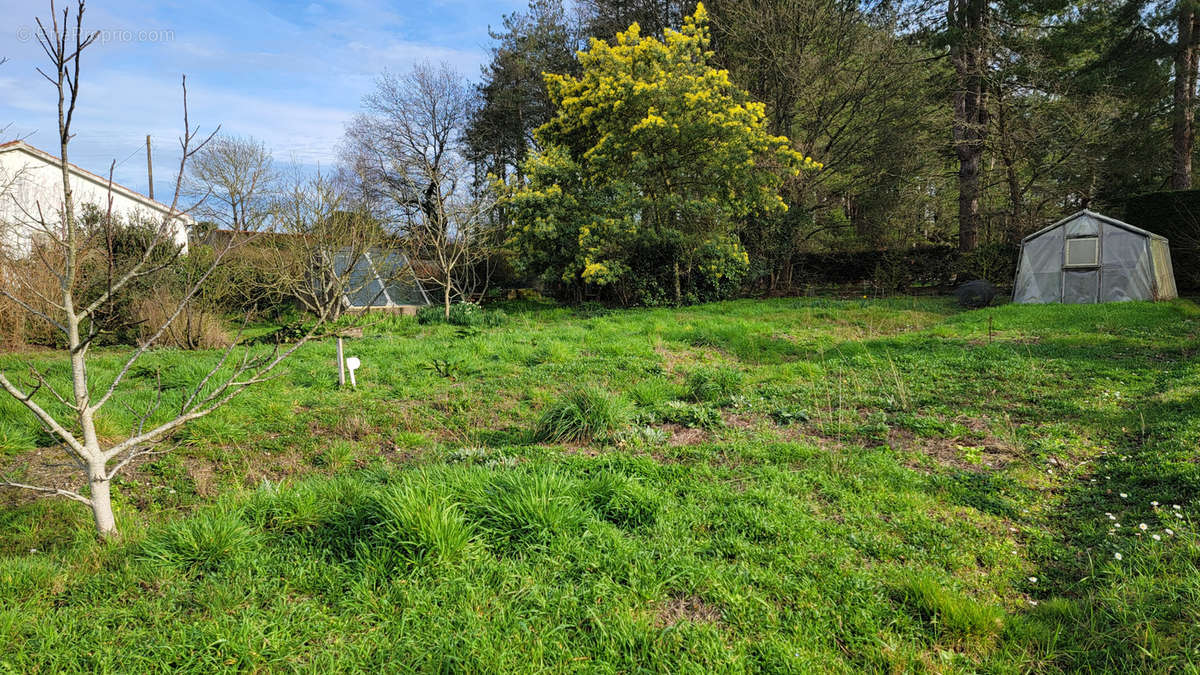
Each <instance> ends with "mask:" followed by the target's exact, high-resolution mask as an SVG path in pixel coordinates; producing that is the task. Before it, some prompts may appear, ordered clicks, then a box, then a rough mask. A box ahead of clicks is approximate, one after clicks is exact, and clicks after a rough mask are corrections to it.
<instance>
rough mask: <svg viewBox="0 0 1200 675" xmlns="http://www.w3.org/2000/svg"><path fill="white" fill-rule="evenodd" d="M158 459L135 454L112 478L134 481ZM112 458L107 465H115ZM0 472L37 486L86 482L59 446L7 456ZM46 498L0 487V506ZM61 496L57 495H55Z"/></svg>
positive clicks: (76, 488) (77, 487)
mask: <svg viewBox="0 0 1200 675" xmlns="http://www.w3.org/2000/svg"><path fill="white" fill-rule="evenodd" d="M156 459H158V457H157V456H155V455H144V456H142V457H138V458H136V459H134V460H133V461H132V462H130V463H129V464H128V465H127V466H126V467H125V468H123V469H122V470H121V472H120V474H119V475H118V477H117V478H116V480H121V478H125V479H128V480H130V481H133V482H134V483H136V482H138V481H139V479H138V477H139V476H143V475H144V473H143V471H142V466H143V465H144V464H146V463H148V462H153V461H154V460H156ZM115 464H116V462H115V461H114V462H113V463H112V464H111V465H110V468H111V466H115ZM0 476H4V477H5V478H7V479H10V480H12V481H13V482H16V483H24V484H25V485H35V486H37V487H45V488H55V489H60V490H71V491H72V492H81V491H83V490H84V488H85V487H86V486H87V480H86V478H85V477H84V475H83V472H82V470H80V469H79V467H77V466H76V465H75V463H74V462H72V461H71V459H70V457H68V456H67V454H66V453H65V452H64V451H63V450H62V449H60V448H57V447H48V448H36V449H34V450H30V451H28V452H25V453H22V454H19V455H16V456H14V457H10V458H8V459H7V460H4V461H3V463H2V464H0ZM45 498H47V495H46V493H43V492H36V491H34V490H26V489H23V488H0V506H7V507H14V506H20V505H22V504H28V503H29V502H32V501H34V500H35V499H45ZM55 498H56V499H61V498H60V497H55Z"/></svg>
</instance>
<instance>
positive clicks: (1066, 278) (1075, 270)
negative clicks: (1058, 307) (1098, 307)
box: [1013, 210, 1177, 304]
mask: <svg viewBox="0 0 1200 675" xmlns="http://www.w3.org/2000/svg"><path fill="white" fill-rule="evenodd" d="M1176 295H1177V293H1176V290H1175V275H1174V273H1173V272H1172V269H1171V251H1170V248H1169V246H1168V244H1167V240H1166V238H1164V237H1161V236H1159V235H1157V234H1154V233H1152V232H1147V231H1146V230H1143V229H1141V228H1138V227H1134V226H1133V225H1130V224H1128V223H1123V222H1121V221H1119V220H1117V219H1115V218H1109V217H1108V216H1103V215H1101V214H1099V213H1093V212H1092V211H1087V210H1084V211H1080V212H1078V213H1076V214H1074V215H1071V216H1068V217H1066V218H1063V219H1062V220H1060V221H1058V222H1057V223H1054V224H1053V225H1051V226H1049V227H1046V228H1044V229H1042V230H1039V231H1037V232H1034V233H1033V234H1031V235H1029V236H1028V237H1025V239H1023V240H1022V241H1021V258H1020V262H1019V263H1018V264H1017V278H1016V281H1015V283H1014V284H1013V302H1019V303H1047V302H1063V303H1070V304H1083V303H1097V302H1121V301H1125V300H1169V299H1171V298H1174V297H1176Z"/></svg>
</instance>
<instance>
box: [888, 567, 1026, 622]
mask: <svg viewBox="0 0 1200 675" xmlns="http://www.w3.org/2000/svg"><path fill="white" fill-rule="evenodd" d="M899 592H900V595H901V596H902V599H903V601H904V604H906V605H908V606H909V607H910V608H912V609H913V610H915V612H916V613H917V614H918V615H920V616H921V617H922V618H924V619H925V620H927V621H930V622H931V623H933V624H936V625H937V626H939V627H940V628H941V629H942V630H943V631H944V632H946V633H949V634H951V635H953V636H955V637H960V638H962V637H975V638H985V637H991V636H994V635H998V634H999V633H1000V631H1001V630H1002V629H1003V628H1004V610H1002V609H1000V608H999V607H995V606H993V605H985V604H982V603H980V602H976V601H975V600H973V599H971V598H969V597H967V596H965V595H963V594H961V593H959V592H957V591H955V590H953V589H951V588H947V587H946V586H945V585H944V584H942V583H940V582H938V581H937V580H936V579H934V578H932V577H930V576H929V575H926V574H918V575H915V576H912V577H909V578H907V579H905V580H904V581H903V582H902V583H901V585H900V588H899Z"/></svg>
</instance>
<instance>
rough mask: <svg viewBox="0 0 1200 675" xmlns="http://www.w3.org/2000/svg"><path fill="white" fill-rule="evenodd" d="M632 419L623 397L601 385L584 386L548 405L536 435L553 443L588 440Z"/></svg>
mask: <svg viewBox="0 0 1200 675" xmlns="http://www.w3.org/2000/svg"><path fill="white" fill-rule="evenodd" d="M629 419H630V410H629V406H628V404H627V403H626V402H625V401H624V400H623V399H621V398H619V397H616V396H612V395H610V394H609V393H608V392H606V391H603V390H601V389H599V388H597V387H580V388H578V389H573V390H571V391H569V392H567V393H566V394H564V395H563V396H562V398H560V399H558V400H557V401H555V402H553V403H551V404H550V405H549V406H548V407H547V408H546V410H545V412H543V413H542V416H541V418H540V419H539V420H538V423H537V428H536V429H535V430H534V438H535V439H537V440H538V441H542V442H549V443H563V442H570V441H583V442H587V441H591V440H593V439H596V438H604V437H606V436H608V435H610V434H612V433H613V432H615V431H618V430H619V429H621V428H623V427H625V426H626V425H627V424H629Z"/></svg>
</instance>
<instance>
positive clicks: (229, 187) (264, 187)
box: [186, 136, 278, 232]
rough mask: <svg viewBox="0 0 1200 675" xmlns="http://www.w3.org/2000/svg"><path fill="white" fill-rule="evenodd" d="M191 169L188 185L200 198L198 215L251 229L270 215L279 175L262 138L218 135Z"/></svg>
mask: <svg viewBox="0 0 1200 675" xmlns="http://www.w3.org/2000/svg"><path fill="white" fill-rule="evenodd" d="M189 173H190V176H189V180H188V181H187V184H186V185H187V187H188V189H189V192H191V193H192V194H193V195H194V196H195V197H197V198H198V199H199V205H198V207H197V208H196V215H197V217H199V218H203V219H207V220H211V221H213V222H215V223H219V224H221V225H223V226H225V227H226V228H229V229H231V230H234V231H237V232H247V231H252V230H257V229H259V228H260V227H261V226H262V224H263V222H264V221H265V220H266V219H267V217H268V216H269V212H270V205H271V200H272V198H273V191H274V188H275V182H276V180H277V178H278V175H277V173H276V171H275V167H274V162H273V159H272V157H271V152H270V151H269V150H268V149H267V147H266V146H265V145H264V144H263V143H262V142H261V141H258V140H255V139H253V138H241V137H237V136H218V137H216V138H214V139H213V140H212V142H211V143H209V144H208V145H206V146H205V147H204V148H203V149H201V150H200V151H199V152H198V153H196V156H195V158H194V159H193V161H192V162H191V165H190V170H189Z"/></svg>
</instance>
